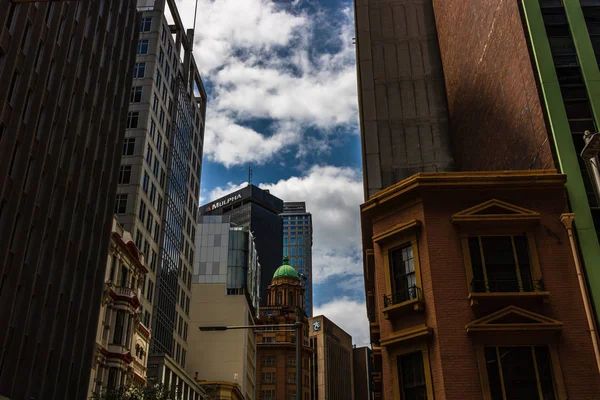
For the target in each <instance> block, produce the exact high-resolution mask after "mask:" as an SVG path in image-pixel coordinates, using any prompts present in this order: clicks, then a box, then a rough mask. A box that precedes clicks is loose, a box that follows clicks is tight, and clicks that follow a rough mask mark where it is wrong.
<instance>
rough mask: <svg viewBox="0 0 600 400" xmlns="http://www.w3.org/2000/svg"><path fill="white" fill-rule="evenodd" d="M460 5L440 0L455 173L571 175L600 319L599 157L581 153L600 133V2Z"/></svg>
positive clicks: (578, 229) (570, 186)
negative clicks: (469, 8) (470, 9)
mask: <svg viewBox="0 0 600 400" xmlns="http://www.w3.org/2000/svg"><path fill="white" fill-rule="evenodd" d="M462 3H463V2H462V1H459V2H458V3H456V4H453V5H452V6H451V7H449V4H447V3H444V2H441V1H435V2H434V4H435V8H436V22H437V26H438V33H439V37H440V48H441V55H442V61H443V64H444V72H445V75H446V87H447V91H448V102H449V113H450V120H451V124H450V125H451V127H452V132H451V133H452V141H453V142H454V148H455V149H456V151H455V153H456V154H455V158H456V165H457V168H459V169H461V170H503V169H504V170H509V169H522V170H525V169H535V168H537V169H554V168H556V169H558V170H559V171H560V172H562V173H565V174H567V177H568V179H567V194H568V197H569V205H570V207H571V209H572V211H573V212H574V213H575V230H576V232H577V237H578V239H579V245H580V248H581V254H582V257H583V262H584V265H585V267H586V277H587V280H588V283H589V288H590V292H591V297H592V301H593V302H594V303H595V309H596V315H597V316H596V320H597V321H599V318H598V312H599V311H598V310H600V303H599V302H600V268H599V267H600V261H599V260H600V245H599V243H598V234H599V233H600V170H599V169H598V162H599V161H600V160H599V158H598V156H597V155H596V156H594V157H592V158H591V159H587V160H586V159H584V158H582V157H581V156H580V153H581V150H582V148H583V146H584V137H583V136H584V132H585V131H586V130H589V131H591V132H595V131H598V129H599V126H600V90H599V89H600V72H598V64H599V61H598V60H600V43H599V42H598V33H599V29H600V28H599V26H598V22H597V21H598V15H599V13H600V5H599V4H598V3H597V2H594V1H584V0H582V1H542V0H539V1H530V0H527V1H520V2H506V3H502V4H499V5H498V7H496V5H491V4H485V5H482V6H481V7H478V9H477V12H476V13H461V12H459V11H458V10H460V9H461V8H462V7H461V6H459V4H462ZM465 4H466V3H465ZM465 40H469V41H470V42H469V43H471V44H472V45H469V46H464V43H465ZM458 54H460V56H457V55H458Z"/></svg>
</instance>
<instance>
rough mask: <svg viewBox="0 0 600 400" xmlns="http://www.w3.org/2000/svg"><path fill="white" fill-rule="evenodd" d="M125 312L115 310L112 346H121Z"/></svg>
mask: <svg viewBox="0 0 600 400" xmlns="http://www.w3.org/2000/svg"><path fill="white" fill-rule="evenodd" d="M125 318H126V315H125V311H124V310H117V317H116V319H115V332H114V335H113V344H123V330H124V329H123V328H124V327H125Z"/></svg>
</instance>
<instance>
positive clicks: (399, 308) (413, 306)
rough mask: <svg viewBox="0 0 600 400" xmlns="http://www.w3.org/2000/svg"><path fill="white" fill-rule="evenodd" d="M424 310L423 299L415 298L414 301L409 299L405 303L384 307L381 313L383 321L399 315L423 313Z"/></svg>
mask: <svg viewBox="0 0 600 400" xmlns="http://www.w3.org/2000/svg"><path fill="white" fill-rule="evenodd" d="M424 309H425V302H424V301H423V299H421V298H419V297H417V298H416V299H410V300H407V301H403V302H402V303H398V304H393V305H391V306H388V307H385V308H384V309H383V310H382V311H383V316H384V317H385V319H391V318H394V317H396V316H399V315H403V314H406V313H407V312H411V311H423V310H424Z"/></svg>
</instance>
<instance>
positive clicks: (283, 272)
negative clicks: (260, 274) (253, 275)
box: [273, 257, 300, 280]
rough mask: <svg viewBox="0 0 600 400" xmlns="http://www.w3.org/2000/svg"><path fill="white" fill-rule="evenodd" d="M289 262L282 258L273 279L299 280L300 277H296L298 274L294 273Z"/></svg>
mask: <svg viewBox="0 0 600 400" xmlns="http://www.w3.org/2000/svg"><path fill="white" fill-rule="evenodd" d="M289 262H290V261H289V259H288V258H287V257H283V263H282V265H281V266H280V267H279V268H277V270H276V271H275V273H274V274H273V279H276V278H295V279H298V280H300V276H299V275H298V272H296V270H295V269H294V267H292V266H291V265H289V264H288V263H289Z"/></svg>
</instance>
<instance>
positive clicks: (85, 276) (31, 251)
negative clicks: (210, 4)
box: [0, 0, 139, 400]
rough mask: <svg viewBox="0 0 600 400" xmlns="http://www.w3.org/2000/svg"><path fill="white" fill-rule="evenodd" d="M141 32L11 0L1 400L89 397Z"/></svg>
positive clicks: (2, 90) (0, 225) (0, 272)
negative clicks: (115, 201)
mask: <svg viewBox="0 0 600 400" xmlns="http://www.w3.org/2000/svg"><path fill="white" fill-rule="evenodd" d="M138 24H139V20H138V16H137V12H136V3H135V2H134V1H121V2H119V1H72V2H52V3H50V2H38V3H20V4H14V3H11V2H10V1H9V0H0V321H2V322H1V323H0V397H2V396H7V397H9V398H11V399H28V400H29V399H61V400H62V399H83V398H85V397H86V392H87V388H88V382H89V378H90V366H91V361H92V354H93V349H94V341H95V332H96V328H97V324H98V313H99V310H100V298H101V291H102V286H103V281H104V273H105V265H106V257H107V251H108V243H109V236H110V231H111V224H112V215H113V207H114V196H115V190H116V185H117V176H118V165H119V160H120V158H121V147H122V143H123V136H124V134H125V122H126V116H127V107H128V105H129V104H128V101H127V100H128V99H129V91H130V88H131V79H132V73H133V61H134V59H135V45H136V44H137V36H138Z"/></svg>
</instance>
